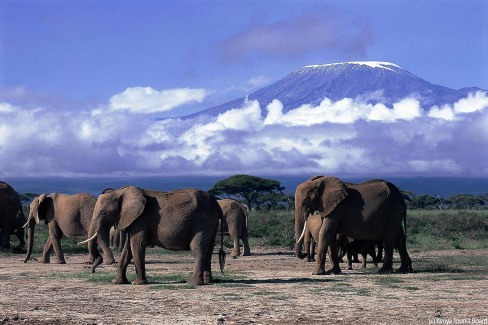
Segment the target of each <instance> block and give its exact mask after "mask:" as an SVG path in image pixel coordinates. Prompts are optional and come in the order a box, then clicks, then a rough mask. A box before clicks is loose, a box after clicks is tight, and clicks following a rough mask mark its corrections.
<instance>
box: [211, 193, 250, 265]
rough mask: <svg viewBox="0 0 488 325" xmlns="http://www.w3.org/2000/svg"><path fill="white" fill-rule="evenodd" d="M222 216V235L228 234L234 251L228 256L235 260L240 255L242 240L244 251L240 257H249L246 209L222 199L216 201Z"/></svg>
mask: <svg viewBox="0 0 488 325" xmlns="http://www.w3.org/2000/svg"><path fill="white" fill-rule="evenodd" d="M217 202H218V203H219V205H220V208H221V209H222V213H223V214H224V222H223V225H224V230H223V231H224V233H227V232H228V233H229V235H230V236H231V237H232V240H233V242H234V249H233V250H232V253H231V254H230V256H232V257H233V258H236V256H239V255H240V253H241V249H240V245H239V241H240V240H242V244H243V247H244V251H243V252H242V256H249V255H251V249H250V247H249V238H248V237H249V235H248V228H247V212H246V210H247V208H246V207H245V206H243V205H242V204H241V203H239V202H237V201H235V200H231V199H223V200H217Z"/></svg>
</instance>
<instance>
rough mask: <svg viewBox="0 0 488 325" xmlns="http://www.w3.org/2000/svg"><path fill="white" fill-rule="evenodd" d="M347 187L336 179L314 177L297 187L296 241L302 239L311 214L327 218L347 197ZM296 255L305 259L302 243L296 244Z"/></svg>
mask: <svg viewBox="0 0 488 325" xmlns="http://www.w3.org/2000/svg"><path fill="white" fill-rule="evenodd" d="M347 195H348V193H347V187H346V185H345V184H344V183H343V182H342V181H341V180H339V179H338V178H335V177H325V176H314V177H312V178H310V179H309V180H307V181H306V182H303V183H301V184H300V185H298V186H297V189H296V191H295V239H298V238H300V237H301V234H302V233H303V231H304V230H305V227H304V226H305V222H306V220H307V218H308V216H309V215H310V214H313V213H314V212H315V211H319V212H320V213H321V214H322V215H323V216H324V217H327V216H328V215H329V214H330V213H331V212H332V211H334V209H335V208H336V207H337V205H338V204H339V203H340V202H341V201H342V200H344V199H345V198H346V197H347ZM295 254H296V256H297V257H299V258H301V259H303V258H305V257H306V254H302V243H301V241H297V243H295Z"/></svg>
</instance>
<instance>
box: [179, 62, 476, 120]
mask: <svg viewBox="0 0 488 325" xmlns="http://www.w3.org/2000/svg"><path fill="white" fill-rule="evenodd" d="M472 91H473V89H472V88H466V89H460V90H455V89H451V88H448V87H444V86H440V85H436V84H432V83H430V82H428V81H426V80H424V79H422V78H420V77H418V76H416V75H414V74H412V73H410V72H408V71H407V70H404V69H402V68H401V67H400V66H399V65H397V64H394V63H391V62H383V61H358V62H343V63H329V64H322V65H307V66H304V67H302V68H301V69H298V70H296V71H294V72H292V73H290V74H288V75H287V76H285V77H284V78H282V79H280V80H278V81H276V82H275V83H273V84H271V85H268V86H266V87H264V88H261V89H259V90H257V91H255V92H253V93H252V94H249V95H248V96H246V97H242V98H238V99H235V100H233V101H230V102H227V103H224V104H222V105H219V106H215V107H212V108H209V109H206V110H203V111H200V112H198V113H195V114H192V115H190V116H189V117H194V116H197V115H200V114H208V115H213V116H217V115H218V114H221V113H223V112H225V111H227V110H229V109H233V108H237V107H241V106H242V105H243V103H244V102H245V100H246V99H249V100H258V101H259V104H260V105H261V107H266V106H267V105H268V104H269V103H271V102H272V101H273V100H274V99H278V100H279V101H280V102H281V103H282V104H283V112H287V111H289V110H291V109H295V108H298V107H300V106H301V105H305V104H307V105H312V106H317V105H319V104H320V103H321V102H322V101H323V100H324V98H328V99H330V100H332V101H339V100H341V99H344V98H351V99H353V100H356V101H358V102H361V103H366V104H373V105H375V104H377V103H382V104H384V105H386V106H387V107H392V105H393V104H394V103H398V102H399V101H401V100H403V99H405V98H415V99H416V100H418V101H419V103H420V105H421V106H422V107H424V108H425V109H429V108H430V107H432V106H438V107H441V106H442V105H444V104H452V103H455V102H456V101H458V100H459V99H461V98H464V97H466V96H467V95H468V93H469V92H472ZM263 112H265V110H264V109H263ZM263 114H264V113H263Z"/></svg>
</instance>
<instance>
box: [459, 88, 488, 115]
mask: <svg viewBox="0 0 488 325" xmlns="http://www.w3.org/2000/svg"><path fill="white" fill-rule="evenodd" d="M486 107H488V96H487V94H486V93H485V92H483V91H477V92H476V93H474V94H473V93H470V94H469V95H468V97H466V98H461V99H460V100H459V101H457V102H456V103H454V111H455V112H457V113H472V112H476V111H480V110H482V109H484V108H486Z"/></svg>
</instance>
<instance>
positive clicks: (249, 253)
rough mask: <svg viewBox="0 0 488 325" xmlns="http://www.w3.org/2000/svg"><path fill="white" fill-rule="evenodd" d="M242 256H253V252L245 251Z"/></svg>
mask: <svg viewBox="0 0 488 325" xmlns="http://www.w3.org/2000/svg"><path fill="white" fill-rule="evenodd" d="M241 256H251V252H245V253H242V255H241Z"/></svg>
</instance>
